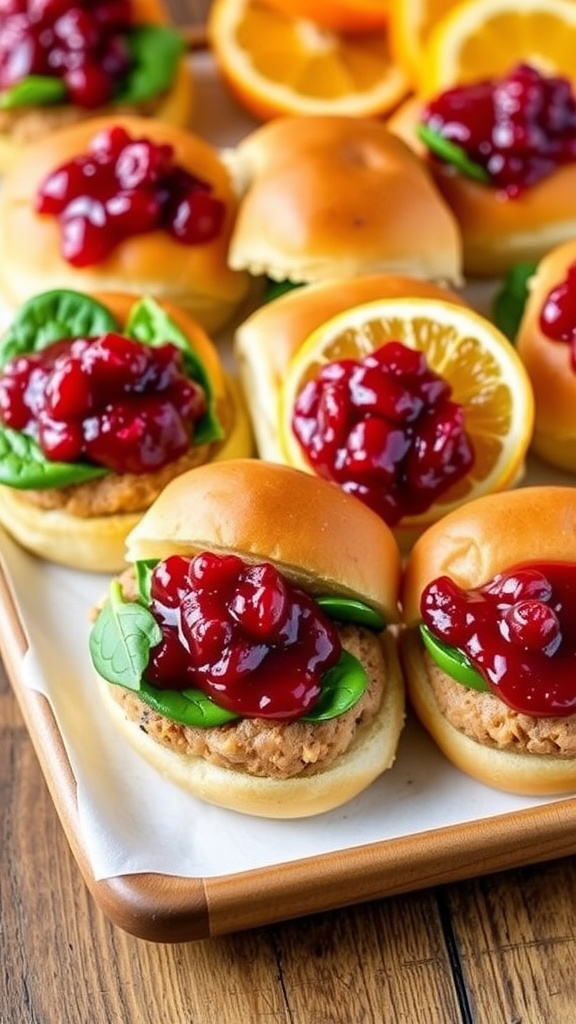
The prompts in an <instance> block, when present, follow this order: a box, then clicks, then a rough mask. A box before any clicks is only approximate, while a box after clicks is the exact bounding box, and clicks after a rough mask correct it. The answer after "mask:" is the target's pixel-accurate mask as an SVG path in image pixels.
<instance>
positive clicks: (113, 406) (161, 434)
mask: <svg viewBox="0 0 576 1024" xmlns="http://www.w3.org/2000/svg"><path fill="white" fill-rule="evenodd" d="M205 411H206V399H205V394H204V390H203V389H202V388H201V387H200V385H198V384H196V383H195V382H194V381H192V380H190V379H189V378H188V377H186V375H185V370H184V364H183V359H182V353H181V352H180V350H179V349H178V348H176V346H175V345H172V344H171V343H166V344H164V345H159V346H157V347H151V346H149V345H141V344H140V343H139V342H137V341H134V340H132V339H131V338H125V337H123V336H122V335H119V334H105V335H102V336H101V337H96V338H75V339H71V340H66V341H60V342H55V343H54V344H53V345H50V346H49V347H48V348H46V349H43V350H42V351H40V352H34V353H31V354H29V355H22V356H16V357H14V359H12V360H11V361H10V362H9V363H8V364H7V365H6V367H5V368H4V370H3V373H2V375H1V376H0V420H1V421H2V422H3V423H4V424H5V425H6V426H8V427H11V428H12V429H14V430H20V431H23V432H24V433H26V434H28V435H30V436H32V437H33V438H34V439H35V440H37V442H38V444H39V445H40V448H41V449H42V451H43V452H44V454H45V456H46V458H48V459H51V460H54V461H60V462H78V461H88V462H92V463H95V464H97V465H100V466H105V467H107V468H108V469H111V470H113V471H115V472H117V473H147V472H151V471H154V470H157V469H160V468H161V467H162V466H164V465H166V463H168V462H171V461H172V460H173V459H176V458H178V457H179V456H180V455H183V454H184V453H185V452H186V451H187V450H188V448H189V447H190V444H191V443H192V438H193V433H194V423H195V421H196V420H198V419H200V418H201V417H202V416H203V415H204V413H205Z"/></svg>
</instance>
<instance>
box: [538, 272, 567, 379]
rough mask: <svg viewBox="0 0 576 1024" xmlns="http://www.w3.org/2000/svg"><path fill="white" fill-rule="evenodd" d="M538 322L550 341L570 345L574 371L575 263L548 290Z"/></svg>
mask: <svg viewBox="0 0 576 1024" xmlns="http://www.w3.org/2000/svg"><path fill="white" fill-rule="evenodd" d="M538 323H539V326H540V330H541V331H542V334H544V335H545V336H546V337H547V338H550V340H551V341H564V342H567V343H568V344H569V345H570V362H571V365H572V369H573V370H575V371H576V263H572V265H571V266H569V267H568V270H567V272H566V277H565V278H564V280H563V281H560V283H559V284H557V285H555V287H554V288H552V289H551V290H550V291H549V293H548V295H547V296H546V299H545V301H544V304H543V306H542V309H541V310H540V316H539V320H538Z"/></svg>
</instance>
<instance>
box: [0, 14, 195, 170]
mask: <svg viewBox="0 0 576 1024" xmlns="http://www.w3.org/2000/svg"><path fill="white" fill-rule="evenodd" d="M132 9H133V22H134V25H165V24H167V23H169V22H170V19H169V17H168V14H167V11H166V9H165V7H164V5H163V4H162V3H161V0H132ZM193 107H194V79H193V74H192V70H191V66H190V62H189V60H188V57H187V55H186V54H183V56H182V58H181V59H180V61H179V64H178V66H177V70H176V74H175V77H174V81H173V82H172V85H171V86H170V88H169V89H168V91H167V92H165V93H163V94H162V95H161V96H159V97H157V98H156V97H153V98H152V99H150V100H147V101H146V103H145V104H142V105H141V106H140V107H138V106H132V107H131V108H130V109H129V108H128V106H127V105H122V106H121V105H120V104H114V103H110V104H108V105H107V106H105V107H99V108H97V110H96V111H94V110H88V109H85V108H83V107H77V106H74V105H73V104H72V103H62V104H53V105H46V106H36V107H27V108H19V109H18V110H17V111H11V112H4V117H5V124H4V129H3V130H2V131H0V173H1V174H4V173H6V171H9V170H10V168H11V167H12V166H13V165H14V164H15V163H16V162H17V160H18V159H19V157H20V156H21V154H22V153H23V152H24V149H25V147H26V146H27V145H29V144H30V143H31V142H35V141H36V140H37V139H40V138H42V137H43V136H45V135H47V134H49V133H51V132H53V131H55V130H58V129H60V128H63V127H65V126H67V125H71V124H76V123H78V122H80V121H85V120H91V119H93V118H94V117H102V116H107V115H110V116H114V115H115V114H120V113H133V114H142V115H146V116H151V117H155V118H157V119H158V120H160V121H166V122H167V123H168V124H174V125H180V126H181V127H182V128H185V127H186V126H187V125H189V124H190V121H191V118H192V113H193Z"/></svg>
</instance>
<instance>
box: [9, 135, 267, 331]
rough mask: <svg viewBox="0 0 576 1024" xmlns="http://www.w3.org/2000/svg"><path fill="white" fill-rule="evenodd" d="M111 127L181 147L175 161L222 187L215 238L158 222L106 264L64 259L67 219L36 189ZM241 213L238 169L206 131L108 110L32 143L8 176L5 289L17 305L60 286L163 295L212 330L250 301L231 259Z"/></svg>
mask: <svg viewBox="0 0 576 1024" xmlns="http://www.w3.org/2000/svg"><path fill="white" fill-rule="evenodd" d="M111 127H122V128H124V129H125V130H126V131H127V132H128V134H129V135H130V137H131V138H137V139H139V138H144V139H150V140H151V141H152V142H154V143H156V144H159V145H162V144H167V145H170V146H172V147H173V151H174V160H175V163H176V164H178V165H181V166H183V167H184V168H185V169H186V170H187V171H189V172H190V173H191V174H193V175H194V176H196V177H197V178H200V179H202V180H204V181H206V182H207V183H208V184H210V185H211V186H212V188H213V194H214V195H215V196H216V197H217V198H218V199H220V200H221V201H222V202H223V203H224V205H225V218H224V222H223V224H222V227H221V230H220V231H219V233H218V234H217V235H216V237H215V238H213V239H212V240H211V241H208V242H204V243H202V244H197V245H184V244H182V243H181V242H179V241H177V240H176V239H174V238H172V237H171V236H170V235H169V234H168V232H167V231H164V230H154V231H147V232H144V233H141V234H135V235H130V236H129V237H127V238H125V239H124V240H123V241H121V242H120V243H119V244H118V245H117V246H116V247H115V248H114V249H113V250H112V252H111V253H110V254H109V255H108V256H107V257H106V258H105V259H104V260H102V261H100V262H98V263H93V264H90V265H88V266H83V267H75V266H73V265H72V264H70V263H69V262H68V261H67V260H66V259H64V257H63V256H62V255H61V253H60V227H59V224H58V220H57V218H56V217H53V216H47V215H40V214H38V213H36V212H35V209H34V202H35V197H36V194H37V192H38V189H39V187H40V185H41V183H42V182H43V181H44V179H45V178H46V177H47V175H48V174H49V173H50V172H51V171H54V170H56V169H57V168H58V167H60V166H61V165H62V164H65V163H67V162H68V161H69V160H71V159H73V158H75V157H78V156H81V155H83V154H85V153H86V152H87V150H88V147H89V144H90V142H91V140H92V139H93V138H94V137H95V135H96V134H97V133H98V132H99V131H101V130H103V129H105V128H111ZM235 215H236V198H235V195H234V192H233V189H232V184H231V181H230V178H229V175H228V172H227V170H226V168H225V167H224V165H223V163H222V161H221V160H220V158H219V156H218V153H217V152H216V150H215V149H214V148H213V147H212V146H211V145H210V144H209V143H208V142H205V141H204V140H203V139H201V138H199V137H198V136H196V135H193V134H192V133H190V132H188V131H185V130H184V129H182V128H179V127H176V126H174V125H168V124H165V123H163V122H161V121H157V120H153V119H147V118H140V117H114V118H100V119H97V120H94V121H85V122H82V123H80V124H76V125H72V126H71V127H69V128H63V129H61V130H60V131H57V132H53V133H52V134H51V135H50V136H48V137H46V138H43V139H40V140H39V141H38V142H36V143H33V144H31V145H30V146H29V147H28V148H27V150H26V152H25V154H24V155H23V156H22V158H21V159H20V160H19V161H18V163H17V164H16V165H15V166H14V167H13V169H12V170H11V172H10V173H9V174H8V175H6V178H5V179H4V182H3V184H2V190H1V192H0V232H1V233H2V240H3V259H2V264H1V266H0V297H1V298H3V299H4V301H5V302H6V304H7V305H8V306H9V307H11V308H15V307H16V306H19V305H20V304H21V303H22V302H24V301H25V300H26V299H28V298H30V297H31V296H32V295H35V294H37V293H38V292H42V291H47V290H49V289H51V288H71V289H76V290H79V291H87V292H96V291H124V292H128V293H129V294H132V295H153V296H154V297H155V298H157V299H159V300H166V301H168V302H173V303H175V304H177V305H179V306H181V308H182V309H183V310H185V311H186V312H188V313H190V314H191V315H192V316H194V317H195V319H197V320H198V321H199V323H201V324H202V326H203V327H204V328H205V329H206V330H209V331H213V330H217V329H218V328H220V327H221V326H222V325H223V324H224V323H225V322H226V321H227V320H228V319H229V318H230V317H231V315H232V313H233V312H234V310H235V309H236V308H237V306H238V305H239V304H240V303H241V302H242V300H243V299H244V297H245V295H246V293H247V289H248V283H249V279H248V277H247V275H245V274H241V273H237V272H235V271H233V270H231V269H230V268H229V266H228V244H229V239H230V233H231V230H232V227H233V223H234V218H235Z"/></svg>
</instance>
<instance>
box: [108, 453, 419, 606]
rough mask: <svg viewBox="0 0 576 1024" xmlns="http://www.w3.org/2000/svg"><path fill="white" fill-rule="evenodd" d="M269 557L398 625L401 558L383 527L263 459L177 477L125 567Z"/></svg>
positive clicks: (306, 582)
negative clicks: (180, 559) (205, 554)
mask: <svg viewBox="0 0 576 1024" xmlns="http://www.w3.org/2000/svg"><path fill="white" fill-rule="evenodd" d="M207 550H209V551H215V552H217V553H221V554H222V553H234V554H238V555H240V556H241V557H242V558H245V559H252V560H254V561H259V560H266V561H269V562H271V563H273V564H274V565H276V566H277V568H278V569H279V570H280V571H281V572H282V573H283V574H284V575H286V576H287V577H288V578H290V579H292V580H293V581H295V582H296V583H297V584H298V585H299V586H302V587H303V588H304V589H306V590H308V591H310V592H311V593H316V594H318V593H332V594H342V595H345V596H348V597H353V598H358V599H360V600H362V601H365V602H366V603H368V604H370V605H371V606H372V607H374V608H376V609H378V610H379V611H381V612H382V613H383V614H384V616H385V618H386V620H387V621H388V622H392V621H396V620H397V618H398V605H397V595H398V587H399V580H400V555H399V551H398V547H397V544H396V541H395V539H394V537H393V535H392V533H391V531H390V530H389V529H388V527H387V526H386V524H385V523H384V522H383V521H382V520H381V519H380V518H379V516H377V515H376V513H374V512H372V511H371V510H370V509H369V508H367V507H366V506H364V505H363V504H362V503H361V502H359V501H358V500H357V499H356V498H353V497H351V496H350V495H347V494H345V493H344V492H343V491H341V490H340V488H338V487H336V486H335V485H334V484H331V483H328V481H326V480H320V479H318V478H317V477H313V476H310V475H309V474H308V473H303V472H301V471H300V470H296V469H292V468H291V467H288V466H281V465H278V464H274V463H267V462H263V461H261V460H258V459H235V460H230V461H227V462H221V463H219V464H218V465H216V464H213V465H209V464H207V465H205V466H201V467H198V468H197V469H193V470H191V471H190V472H189V473H185V474H182V476H180V477H177V478H176V479H174V480H173V481H172V482H171V483H170V484H168V486H167V487H166V488H165V489H164V490H163V492H162V493H161V494H160V495H159V497H158V498H157V499H156V501H155V502H154V504H153V505H152V506H151V508H150V509H149V510H148V512H147V513H146V514H145V515H144V517H143V518H142V519H141V521H140V522H139V523H138V525H137V526H136V528H135V529H134V530H133V531H132V533H131V534H130V535H129V537H128V539H127V560H128V561H135V560H137V559H146V558H165V557H167V556H168V555H170V554H190V555H193V554H195V553H196V552H199V551H207Z"/></svg>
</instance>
